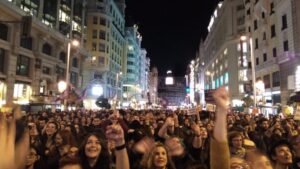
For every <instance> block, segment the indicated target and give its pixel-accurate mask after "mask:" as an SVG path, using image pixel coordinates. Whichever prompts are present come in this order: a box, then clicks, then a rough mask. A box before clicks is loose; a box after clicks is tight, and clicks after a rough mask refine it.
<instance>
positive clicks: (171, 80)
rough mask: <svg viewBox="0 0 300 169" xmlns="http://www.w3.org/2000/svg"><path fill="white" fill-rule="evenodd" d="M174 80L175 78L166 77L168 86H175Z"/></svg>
mask: <svg viewBox="0 0 300 169" xmlns="http://www.w3.org/2000/svg"><path fill="white" fill-rule="evenodd" d="M173 84H174V78H173V77H166V85H173Z"/></svg>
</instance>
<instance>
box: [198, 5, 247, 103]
mask: <svg viewBox="0 0 300 169" xmlns="http://www.w3.org/2000/svg"><path fill="white" fill-rule="evenodd" d="M228 18H231V19H228ZM244 22H245V9H244V2H243V1H242V0H225V1H224V2H220V3H219V4H218V6H217V8H216V9H215V11H214V13H213V15H212V17H211V21H210V23H209V26H208V31H209V33H208V35H207V37H206V39H205V40H204V41H203V42H201V44H200V46H199V50H200V51H199V52H198V56H197V58H199V61H198V64H199V63H200V65H198V66H199V67H198V69H199V73H200V74H202V75H198V77H200V78H201V77H202V78H203V77H204V78H203V79H204V84H203V83H202V86H203V85H204V88H205V90H207V91H208V90H214V89H217V88H219V87H222V86H225V87H226V88H227V89H229V91H230V93H231V96H232V97H231V98H232V105H234V106H236V105H240V104H241V102H240V99H242V98H243V97H244V95H245V91H244V84H245V83H247V82H248V80H249V79H248V77H247V75H248V71H249V69H248V62H249V60H248V58H247V53H248V48H247V45H246V43H243V42H241V41H240V37H241V36H242V35H243V34H244V33H245V26H244ZM241 46H243V48H242V49H243V50H241ZM200 81H202V80H201V79H200V80H199V82H200ZM199 88H200V89H201V84H199ZM201 93H202V94H203V92H201Z"/></svg>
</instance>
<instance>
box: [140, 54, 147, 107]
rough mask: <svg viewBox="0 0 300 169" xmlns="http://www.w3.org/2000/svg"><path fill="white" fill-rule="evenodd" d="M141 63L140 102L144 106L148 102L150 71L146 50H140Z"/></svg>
mask: <svg viewBox="0 0 300 169" xmlns="http://www.w3.org/2000/svg"><path fill="white" fill-rule="evenodd" d="M140 58H141V62H140V80H139V83H140V86H141V92H142V98H141V100H140V101H141V102H142V103H143V104H146V103H147V102H149V99H148V92H149V72H150V71H149V69H150V59H149V58H148V57H147V51H146V49H144V48H142V49H141V56H140Z"/></svg>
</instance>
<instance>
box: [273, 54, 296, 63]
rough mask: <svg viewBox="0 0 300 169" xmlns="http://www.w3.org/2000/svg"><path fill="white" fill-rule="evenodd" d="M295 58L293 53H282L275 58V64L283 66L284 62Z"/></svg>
mask: <svg viewBox="0 0 300 169" xmlns="http://www.w3.org/2000/svg"><path fill="white" fill-rule="evenodd" d="M295 57H296V54H295V53H294V52H284V53H282V54H280V55H278V56H277V58H276V62H277V64H283V63H285V62H288V61H290V60H292V59H294V58H295Z"/></svg>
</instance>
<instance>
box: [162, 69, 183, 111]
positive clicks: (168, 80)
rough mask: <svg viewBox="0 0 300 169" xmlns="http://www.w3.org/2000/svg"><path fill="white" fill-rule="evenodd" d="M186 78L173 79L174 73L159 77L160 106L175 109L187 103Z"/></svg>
mask: <svg viewBox="0 0 300 169" xmlns="http://www.w3.org/2000/svg"><path fill="white" fill-rule="evenodd" d="M185 83H186V79H185V77H173V75H172V72H170V73H169V72H168V73H167V75H166V76H160V77H158V90H157V92H158V98H159V104H160V105H162V106H163V107H165V108H175V107H178V106H180V105H183V104H184V103H185V101H186V92H185Z"/></svg>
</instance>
